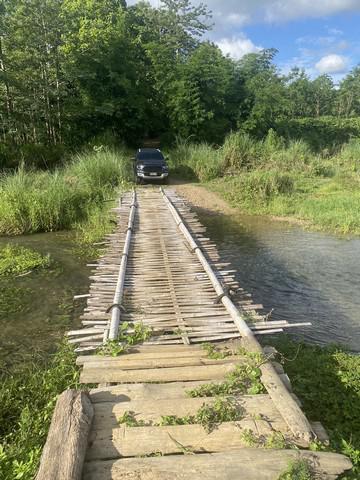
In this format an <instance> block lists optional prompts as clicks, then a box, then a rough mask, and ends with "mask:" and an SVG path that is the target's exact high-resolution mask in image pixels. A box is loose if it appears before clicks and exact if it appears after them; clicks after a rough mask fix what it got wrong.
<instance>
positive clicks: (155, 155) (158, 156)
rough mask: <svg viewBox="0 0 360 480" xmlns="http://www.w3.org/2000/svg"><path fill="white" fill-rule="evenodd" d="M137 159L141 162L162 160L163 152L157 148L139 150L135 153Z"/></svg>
mask: <svg viewBox="0 0 360 480" xmlns="http://www.w3.org/2000/svg"><path fill="white" fill-rule="evenodd" d="M137 160H141V161H142V162H144V163H146V161H152V160H157V161H162V162H163V161H164V157H163V154H162V153H161V152H159V151H157V150H155V151H153V152H139V153H138V154H137Z"/></svg>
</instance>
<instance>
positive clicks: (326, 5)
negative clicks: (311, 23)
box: [259, 0, 360, 22]
mask: <svg viewBox="0 0 360 480" xmlns="http://www.w3.org/2000/svg"><path fill="white" fill-rule="evenodd" d="M259 3H261V4H263V5H262V7H265V4H267V6H266V7H265V19H266V20H267V21H269V22H282V21H284V20H285V21H286V20H293V19H297V18H305V17H313V18H316V17H323V16H328V15H333V14H335V13H340V12H346V11H358V10H360V2H359V0H316V1H314V0H296V1H295V2H294V1H293V0H271V1H270V2H267V1H266V0H263V1H260V2H259Z"/></svg>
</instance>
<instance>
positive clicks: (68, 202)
mask: <svg viewBox="0 0 360 480" xmlns="http://www.w3.org/2000/svg"><path fill="white" fill-rule="evenodd" d="M129 178H130V162H129V161H127V160H126V157H125V155H124V154H122V153H117V152H112V151H106V150H104V151H99V152H89V153H83V154H81V155H77V156H76V157H75V158H74V159H73V160H72V161H71V163H70V164H68V165H67V166H66V167H64V168H63V169H61V170H55V171H53V172H49V171H47V172H39V171H34V170H30V171H29V170H26V169H25V168H24V167H23V166H21V167H19V169H18V170H17V171H16V172H15V173H11V174H3V175H2V177H1V178H0V235H20V234H24V233H34V232H51V231H56V230H62V229H70V228H72V226H73V225H74V223H76V222H78V221H82V220H86V218H87V216H88V212H89V208H90V207H91V206H95V205H99V204H101V202H103V201H104V200H105V199H107V197H108V196H109V195H110V193H111V192H112V191H113V189H114V188H116V187H118V186H120V185H125V184H126V182H127V181H128V179H129Z"/></svg>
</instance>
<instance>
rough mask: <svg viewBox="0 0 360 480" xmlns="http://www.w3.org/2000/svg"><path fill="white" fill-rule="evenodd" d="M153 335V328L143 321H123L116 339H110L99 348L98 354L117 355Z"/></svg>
mask: <svg viewBox="0 0 360 480" xmlns="http://www.w3.org/2000/svg"><path fill="white" fill-rule="evenodd" d="M151 335H152V329H151V328H150V327H147V326H146V325H144V324H142V323H135V324H133V323H129V322H123V323H121V324H120V327H119V334H118V338H117V339H116V340H108V341H107V342H106V343H104V345H102V346H101V347H100V348H99V349H98V350H97V354H98V355H105V356H107V355H108V356H111V357H117V356H118V355H121V354H123V353H126V352H127V351H128V350H129V348H131V347H132V346H134V345H138V344H139V343H143V342H145V341H146V340H148V339H149V338H150V337H151Z"/></svg>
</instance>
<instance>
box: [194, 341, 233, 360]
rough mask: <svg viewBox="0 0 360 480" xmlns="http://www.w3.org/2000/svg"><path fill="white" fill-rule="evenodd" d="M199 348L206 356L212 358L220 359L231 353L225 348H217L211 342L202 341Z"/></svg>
mask: <svg viewBox="0 0 360 480" xmlns="http://www.w3.org/2000/svg"><path fill="white" fill-rule="evenodd" d="M201 348H202V349H203V350H205V352H206V356H207V357H208V358H211V359H212V360H222V359H223V358H226V357H228V356H229V355H231V352H229V351H225V350H219V349H218V348H217V347H216V345H214V344H213V343H208V342H206V343H202V344H201Z"/></svg>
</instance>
